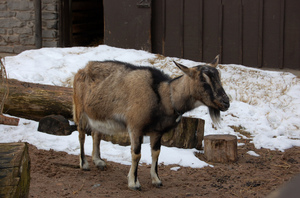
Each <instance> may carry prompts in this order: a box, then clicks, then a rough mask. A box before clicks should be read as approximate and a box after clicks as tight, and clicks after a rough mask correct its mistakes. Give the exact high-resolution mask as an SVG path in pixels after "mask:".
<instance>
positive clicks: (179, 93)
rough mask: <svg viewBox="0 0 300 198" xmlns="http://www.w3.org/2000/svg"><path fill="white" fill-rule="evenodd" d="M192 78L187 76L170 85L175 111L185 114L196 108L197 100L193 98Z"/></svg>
mask: <svg viewBox="0 0 300 198" xmlns="http://www.w3.org/2000/svg"><path fill="white" fill-rule="evenodd" d="M190 82H191V81H190V78H189V77H188V76H186V75H183V76H182V77H180V78H178V79H175V80H173V81H171V82H170V83H169V86H170V87H169V88H170V100H171V104H172V107H173V109H174V111H175V112H176V113H177V114H183V113H185V112H187V111H190V110H192V109H193V108H194V106H195V100H194V99H193V98H192V96H191V90H190V87H191V85H190Z"/></svg>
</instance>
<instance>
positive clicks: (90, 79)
mask: <svg viewBox="0 0 300 198" xmlns="http://www.w3.org/2000/svg"><path fill="white" fill-rule="evenodd" d="M218 62H219V56H217V57H216V58H215V59H214V61H212V63H209V64H206V65H199V66H195V67H191V68H188V67H186V66H184V65H182V64H179V63H176V62H174V63H175V65H176V66H177V67H178V68H179V69H180V70H181V71H182V72H183V73H184V74H183V75H182V76H179V77H177V78H174V79H172V78H170V77H169V76H168V75H166V74H164V73H163V72H161V71H160V70H158V69H155V68H152V67H141V66H134V65H131V64H129V63H124V62H118V61H103V62H99V61H90V62H89V63H88V64H87V65H86V67H85V68H83V69H80V70H79V71H78V72H77V74H76V75H75V77H74V83H73V89H74V90H73V91H74V92H73V104H74V105H73V114H74V121H75V122H76V124H77V126H78V131H79V142H80V168H81V169H83V170H89V164H88V162H87V159H86V157H85V153H84V142H85V134H88V135H92V137H93V152H92V160H93V162H94V164H95V165H96V166H97V167H98V168H101V169H103V168H104V167H105V166H106V163H105V162H104V161H103V160H102V159H101V157H100V140H101V133H103V134H110V135H112V134H115V133H119V132H121V133H122V132H129V134H130V140H131V155H132V164H131V167H130V171H129V173H128V187H129V188H130V189H134V190H140V188H141V185H140V183H139V180H138V178H137V173H138V163H139V160H140V158H141V144H142V141H143V136H144V135H149V136H150V144H151V152H152V153H151V155H152V165H151V169H150V174H151V179H152V184H153V185H155V186H157V187H159V186H161V185H162V182H161V179H160V178H159V176H158V172H157V164H158V163H157V162H158V156H159V154H160V147H161V137H162V135H163V134H164V133H165V132H168V131H169V130H170V129H172V128H174V127H176V125H177V124H178V122H179V121H180V118H181V115H182V114H183V113H185V112H187V111H190V110H192V109H194V108H196V107H198V106H200V105H206V106H207V107H208V108H209V113H210V116H211V118H212V119H213V121H218V120H219V119H220V111H226V110H227V109H228V108H229V98H228V96H227V95H226V93H225V91H224V89H223V87H222V84H221V80H220V75H219V72H218V70H217V69H216V66H217V65H218Z"/></svg>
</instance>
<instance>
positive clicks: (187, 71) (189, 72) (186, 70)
mask: <svg viewBox="0 0 300 198" xmlns="http://www.w3.org/2000/svg"><path fill="white" fill-rule="evenodd" d="M173 62H174V63H175V65H176V66H177V67H178V68H179V69H180V70H181V71H183V73H185V74H186V75H188V76H189V77H194V74H195V70H194V69H192V68H188V67H186V66H184V65H182V64H180V63H176V62H175V61H173Z"/></svg>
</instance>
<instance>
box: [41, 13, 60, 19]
mask: <svg viewBox="0 0 300 198" xmlns="http://www.w3.org/2000/svg"><path fill="white" fill-rule="evenodd" d="M57 18H58V14H57V13H55V12H43V13H42V19H43V20H51V19H57Z"/></svg>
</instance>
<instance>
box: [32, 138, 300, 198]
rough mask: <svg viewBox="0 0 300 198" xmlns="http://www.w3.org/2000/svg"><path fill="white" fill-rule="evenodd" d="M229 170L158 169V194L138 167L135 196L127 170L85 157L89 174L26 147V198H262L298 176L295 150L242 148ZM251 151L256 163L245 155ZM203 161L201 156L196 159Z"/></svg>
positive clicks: (71, 160)
mask: <svg viewBox="0 0 300 198" xmlns="http://www.w3.org/2000/svg"><path fill="white" fill-rule="evenodd" d="M245 143H246V144H245V145H244V146H240V147H238V156H239V159H238V161H237V162H236V163H232V164H212V165H214V167H205V168H201V169H193V168H185V167H180V169H179V170H178V171H173V170H170V168H172V167H177V165H173V166H172V165H170V166H165V165H160V166H159V175H160V177H161V179H162V181H163V186H162V187H160V188H156V187H153V186H152V185H151V181H150V166H149V165H145V164H141V165H140V166H139V180H140V183H141V185H142V190H141V191H132V190H129V189H128V188H127V173H128V171H129V166H125V165H120V164H117V163H113V162H110V161H108V162H107V169H106V170H104V171H101V170H98V169H97V168H96V167H95V166H94V165H93V163H92V160H91V157H88V160H89V163H90V167H91V171H82V170H80V169H79V157H78V156H74V155H68V154H67V153H65V152H55V151H53V150H50V151H45V150H38V149H37V148H36V147H35V146H32V145H30V146H29V154H30V157H31V184H30V192H29V197H49V198H53V197H214V198H215V197H224V198H225V197H226V198H228V197H265V196H266V195H268V194H269V193H270V192H272V191H273V190H275V189H277V188H278V187H280V186H281V185H282V184H284V183H286V182H287V181H289V180H290V179H291V178H292V177H293V176H295V175H296V174H299V173H300V147H294V148H291V149H289V150H286V151H285V152H280V151H270V150H267V149H259V150H257V149H255V148H254V146H253V144H250V143H249V142H245ZM249 150H253V151H255V152H256V153H257V154H259V155H260V157H254V156H251V155H249V154H247V153H246V152H247V151H249ZM197 157H199V158H200V159H201V160H205V158H204V156H203V154H198V155H197Z"/></svg>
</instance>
